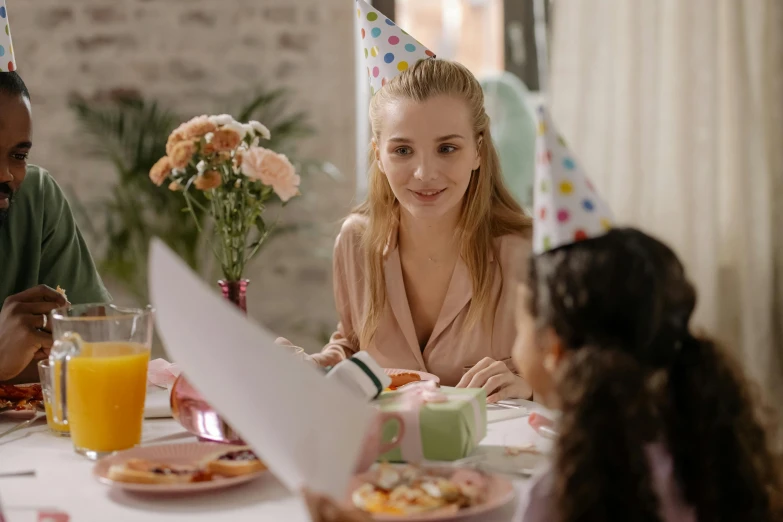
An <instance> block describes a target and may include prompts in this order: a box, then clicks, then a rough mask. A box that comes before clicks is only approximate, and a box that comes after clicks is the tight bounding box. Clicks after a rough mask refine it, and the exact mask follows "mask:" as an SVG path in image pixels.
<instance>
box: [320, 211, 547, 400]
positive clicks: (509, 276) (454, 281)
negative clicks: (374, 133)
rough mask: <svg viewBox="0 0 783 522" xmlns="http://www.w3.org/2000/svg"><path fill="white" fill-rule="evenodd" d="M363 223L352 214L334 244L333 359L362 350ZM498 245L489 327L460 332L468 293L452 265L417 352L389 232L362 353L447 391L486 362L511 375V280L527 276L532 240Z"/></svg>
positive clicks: (459, 269)
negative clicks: (431, 378)
mask: <svg viewBox="0 0 783 522" xmlns="http://www.w3.org/2000/svg"><path fill="white" fill-rule="evenodd" d="M366 220H367V218H366V217H364V216H360V215H356V214H354V215H351V216H349V217H348V219H346V220H345V222H344V223H343V226H342V230H341V231H340V234H339V235H338V236H337V241H336V242H335V247H334V296H335V302H336V304H337V312H338V314H339V317H340V322H339V324H338V325H337V331H336V332H335V333H334V334H333V335H332V337H331V339H330V341H329V344H328V345H326V346H325V347H324V349H323V351H322V353H328V354H330V355H331V356H334V358H335V360H336V361H339V360H342V359H343V358H346V357H350V356H351V355H353V354H354V353H356V352H357V351H358V350H359V349H360V347H359V346H358V342H359V341H358V332H359V331H360V325H361V323H360V321H362V318H363V317H364V309H365V308H364V307H365V301H366V299H367V298H368V297H369V296H368V294H367V293H366V289H365V285H364V255H363V253H362V247H361V231H362V229H363V228H364V224H365V223H366ZM495 241H496V249H497V259H496V258H495V256H494V255H493V256H492V258H491V259H490V261H491V264H490V267H491V269H492V270H494V271H495V277H494V279H493V283H492V298H491V302H495V303H497V304H496V305H495V310H494V313H493V314H492V317H491V322H490V321H483V322H479V323H478V324H476V325H475V326H474V327H473V328H471V329H470V330H464V331H463V330H461V328H460V327H461V326H462V325H463V324H464V322H465V320H466V318H467V312H468V306H467V305H468V303H470V299H471V297H472V295H473V285H472V282H471V278H470V273H469V272H468V267H467V266H466V265H465V263H464V261H463V260H462V259H461V258H460V259H458V260H457V264H456V266H455V267H454V272H453V274H452V276H451V282H450V283H449V288H448V291H447V292H446V298H445V299H444V301H443V307H442V308H441V311H440V315H439V316H438V319H437V321H436V323H435V328H434V330H433V331H432V335H430V338H429V340H428V341H427V345H426V346H425V347H424V350H422V349H421V348H420V346H419V343H418V340H417V338H416V331H415V329H414V327H413V319H412V317H411V311H410V307H409V305H408V298H407V296H406V294H405V285H404V283H403V278H402V265H401V263H400V252H399V249H398V248H397V234H392V240H391V241H390V242H389V245H388V247H387V250H386V263H385V267H384V272H385V277H386V295H387V305H386V307H385V308H384V311H383V315H382V316H381V320H380V322H379V324H378V329H377V331H376V333H375V336H374V338H373V341H372V342H371V343H370V346H362V347H361V349H364V350H367V352H369V354H370V355H372V357H373V358H374V359H375V360H376V361H378V364H380V365H381V366H382V367H384V368H404V369H408V370H419V371H425V372H429V373H433V374H435V375H437V376H438V377H440V379H441V384H443V385H446V386H454V385H456V384H457V383H458V382H459V380H460V378H461V377H462V375H463V373H464V372H466V371H467V370H468V369H470V368H471V367H472V366H473V365H475V364H476V363H477V362H479V361H480V360H481V359H483V358H484V357H491V358H493V359H495V360H498V361H503V362H505V363H506V364H507V365H508V366H509V368H511V369H512V371H515V370H514V365H513V363H512V361H511V350H512V347H513V346H514V339H515V337H516V323H515V313H514V307H515V304H516V285H515V280H516V277H517V274H519V273H524V272H521V270H520V263H526V262H527V257H528V255H529V253H530V248H531V246H530V239H529V238H525V237H522V236H512V235H508V236H503V237H500V238H497V239H496V240H495ZM490 324H491V329H490V328H489V325H490ZM330 359H331V357H330ZM515 373H516V371H515Z"/></svg>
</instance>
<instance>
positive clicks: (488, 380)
mask: <svg viewBox="0 0 783 522" xmlns="http://www.w3.org/2000/svg"><path fill="white" fill-rule="evenodd" d="M457 388H484V389H485V390H486V391H487V402H488V403H493V402H498V401H502V400H503V399H529V398H530V397H532V395H533V389H532V388H531V387H530V385H529V384H528V383H527V382H525V379H523V378H522V377H520V376H519V375H516V374H515V373H514V372H512V371H511V370H510V369H509V368H508V366H506V364H505V363H503V362H501V361H496V360H495V359H492V358H491V357H484V358H483V359H481V360H480V361H479V362H478V363H476V365H475V366H474V367H473V368H471V369H470V370H468V371H467V372H466V373H465V375H463V376H462V379H461V380H460V381H459V383H458V384H457Z"/></svg>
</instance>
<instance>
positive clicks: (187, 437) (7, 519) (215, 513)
mask: <svg viewBox="0 0 783 522" xmlns="http://www.w3.org/2000/svg"><path fill="white" fill-rule="evenodd" d="M164 393H165V390H163V391H156V390H151V393H148V402H149V400H150V395H152V396H153V397H155V396H156V394H157V396H158V399H157V400H159V401H160V400H163V401H165V400H166V399H165V397H164V395H163V394H164ZM528 413H530V409H529V408H525V407H518V408H514V407H504V408H492V407H490V408H489V409H488V424H487V433H486V436H485V437H484V438H483V440H482V441H481V442H480V444H479V446H478V448H476V450H474V453H476V452H479V453H481V452H485V453H488V454H489V453H494V454H497V455H502V454H503V452H506V454H508V450H509V448H529V447H531V446H534V447H536V448H541V450H542V451H545V452H546V451H548V450H547V449H546V448H548V447H549V445H550V441H549V440H548V439H545V438H544V437H541V436H540V435H539V434H538V433H537V432H536V431H535V430H534V429H533V428H532V427H531V426H530V425H529V424H528V417H527V414H528ZM248 414H252V412H251V411H248ZM293 414H295V413H294V412H292V415H293ZM145 417H147V415H145ZM150 417H157V418H145V420H144V424H143V433H142V440H141V445H142V446H148V445H154V444H178V443H184V442H196V440H197V439H196V437H195V436H193V435H192V434H190V433H188V432H187V431H186V430H185V429H184V428H183V427H182V426H181V425H180V424H179V423H178V422H177V421H176V420H174V419H173V418H171V417H170V411H169V413H168V414H166V413H165V412H164V413H163V414H161V413H157V414H155V415H151V416H150ZM18 422H20V421H19V419H14V418H8V417H7V416H4V415H0V433H2V432H4V431H6V430H7V429H9V428H11V427H13V426H15V424H16V423H18ZM259 453H263V452H259ZM430 464H436V463H430ZM437 464H448V463H437ZM94 466H95V462H93V461H90V460H88V459H86V458H85V457H83V456H81V455H78V454H76V453H75V452H74V450H73V447H72V443H71V440H70V438H68V437H59V436H56V435H54V434H53V433H52V432H50V431H49V429H48V427H47V425H46V419H45V417H40V418H39V419H38V420H37V421H36V422H34V423H32V424H31V425H29V426H26V427H24V428H23V429H19V430H17V431H14V432H13V433H10V434H8V435H4V436H0V520H3V518H4V522H27V521H37V522H66V521H69V522H90V521H96V522H97V521H101V522H105V521H111V522H124V521H128V522H131V521H133V522H136V521H160V522H178V521H182V522H185V521H187V522H198V521H202V520H203V521H210V522H212V521H215V520H230V521H231V522H244V521H247V522H259V521H280V522H296V521H307V520H310V518H309V516H308V514H307V511H306V508H305V505H304V503H303V500H302V497H301V495H299V494H298V492H296V491H293V492H292V491H288V490H287V489H286V487H285V486H283V484H282V483H281V482H280V481H278V480H277V479H276V478H275V477H274V474H273V473H271V472H269V473H265V474H263V475H262V476H261V477H259V478H258V479H256V480H253V481H252V482H249V483H246V484H242V485H238V486H235V487H231V488H226V489H221V490H215V491H206V492H199V493H197V494H179V495H174V496H172V495H150V494H146V495H142V494H133V493H128V492H125V491H124V490H123V489H121V488H118V487H112V486H110V485H106V484H103V483H101V482H99V481H98V480H97V479H96V477H95V476H94V475H93V468H94ZM504 473H506V474H507V476H508V478H509V479H510V480H511V482H512V483H513V485H514V489H515V493H516V494H515V498H514V499H513V500H512V501H511V502H509V503H508V504H507V505H506V506H504V507H503V508H500V509H498V510H495V511H494V512H492V513H488V514H484V515H481V516H477V517H472V518H467V519H466V520H472V519H474V520H482V521H486V522H507V521H510V520H513V518H514V513H515V510H516V508H517V506H518V504H519V500H518V499H519V498H524V493H525V490H526V488H527V487H528V486H529V484H530V475H529V474H527V473H517V472H513V471H510V470H505V471H504Z"/></svg>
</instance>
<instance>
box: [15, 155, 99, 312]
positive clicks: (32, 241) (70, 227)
mask: <svg viewBox="0 0 783 522" xmlns="http://www.w3.org/2000/svg"><path fill="white" fill-rule="evenodd" d="M39 284H45V285H47V286H50V287H51V288H57V286H58V285H59V286H60V287H61V288H62V289H63V290H65V292H66V294H67V295H68V300H69V301H70V302H71V303H72V304H83V303H101V302H107V301H110V300H111V296H110V295H109V293H108V292H107V291H106V288H105V287H104V286H103V282H102V281H101V278H100V276H99V275H98V271H97V270H96V268H95V263H94V262H93V259H92V256H91V255H90V251H89V250H87V245H86V244H85V242H84V238H83V237H82V234H81V232H80V231H79V227H78V226H76V221H75V220H74V218H73V212H72V211H71V206H70V205H69V204H68V201H67V200H66V199H65V194H63V191H62V189H61V188H60V187H59V186H58V185H57V183H56V182H55V181H54V179H53V178H52V177H51V176H50V175H49V173H48V172H47V171H45V170H44V169H42V168H40V167H36V166H34V165H29V166H28V167H27V176H26V177H25V179H24V181H23V182H22V184H21V186H20V187H19V190H18V191H17V192H16V194H15V195H14V199H13V201H12V203H11V206H10V208H9V210H8V216H7V219H6V221H5V223H3V225H2V227H0V307H2V303H3V302H4V301H5V299H6V297H8V296H10V295H14V294H17V293H19V292H21V291H23V290H27V289H28V288H32V287H34V286H37V285H39Z"/></svg>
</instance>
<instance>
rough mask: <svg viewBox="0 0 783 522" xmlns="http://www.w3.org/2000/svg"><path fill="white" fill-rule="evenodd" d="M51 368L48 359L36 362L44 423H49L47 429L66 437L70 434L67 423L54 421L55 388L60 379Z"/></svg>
mask: <svg viewBox="0 0 783 522" xmlns="http://www.w3.org/2000/svg"><path fill="white" fill-rule="evenodd" d="M53 368H54V365H53V364H52V363H51V362H49V359H44V360H43V361H39V362H38V377H40V378H41V391H42V392H43V401H44V409H45V410H46V424H48V425H49V430H50V431H51V432H52V433H54V434H55V435H59V436H61V437H68V436H69V435H70V434H71V430H70V428H69V427H68V425H67V424H63V423H61V422H55V420H54V416H53V415H54V412H53V405H54V403H55V389H57V386H58V385H59V383H60V380H59V379H57V378H55V375H54V371H53ZM61 415H62V414H61Z"/></svg>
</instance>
